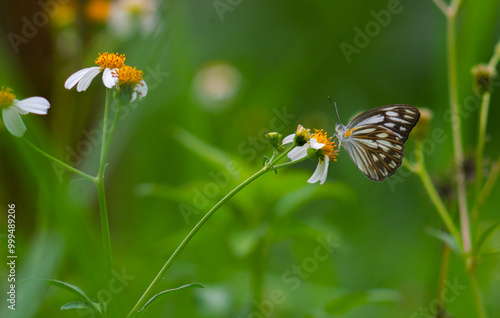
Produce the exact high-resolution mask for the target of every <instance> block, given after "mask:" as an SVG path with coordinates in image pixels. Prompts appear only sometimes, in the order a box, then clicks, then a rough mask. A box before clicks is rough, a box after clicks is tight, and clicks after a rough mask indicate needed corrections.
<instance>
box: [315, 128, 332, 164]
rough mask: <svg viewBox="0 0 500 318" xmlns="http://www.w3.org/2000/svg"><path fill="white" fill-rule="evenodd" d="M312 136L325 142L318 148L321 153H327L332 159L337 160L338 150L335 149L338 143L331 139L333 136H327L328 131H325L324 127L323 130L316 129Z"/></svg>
mask: <svg viewBox="0 0 500 318" xmlns="http://www.w3.org/2000/svg"><path fill="white" fill-rule="evenodd" d="M312 138H314V139H316V141H317V142H319V143H321V144H325V145H324V146H323V148H321V149H319V150H318V152H319V153H320V154H321V155H327V156H328V157H329V158H330V160H333V161H337V159H336V157H337V154H338V151H337V150H335V148H336V147H337V144H336V143H335V142H334V141H330V140H331V139H332V137H327V135H326V132H323V129H321V130H317V129H315V132H314V135H313V136H312Z"/></svg>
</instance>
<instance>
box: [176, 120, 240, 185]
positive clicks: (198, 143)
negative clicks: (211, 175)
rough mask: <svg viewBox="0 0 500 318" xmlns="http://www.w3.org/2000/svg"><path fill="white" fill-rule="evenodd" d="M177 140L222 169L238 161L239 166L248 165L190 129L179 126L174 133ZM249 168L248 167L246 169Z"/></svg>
mask: <svg viewBox="0 0 500 318" xmlns="http://www.w3.org/2000/svg"><path fill="white" fill-rule="evenodd" d="M174 136H175V138H176V139H177V141H178V142H179V143H180V144H181V145H182V146H184V147H185V148H187V149H189V150H191V151H192V152H193V153H195V154H196V155H198V156H200V157H201V158H202V159H205V161H206V162H209V163H211V164H213V165H215V166H216V167H217V168H219V169H221V170H226V169H227V165H228V164H230V163H232V162H235V161H236V162H237V166H238V167H244V168H245V167H246V164H245V162H243V160H235V159H233V158H231V157H230V156H229V155H227V154H226V153H225V152H224V151H222V150H220V149H219V148H217V147H215V146H213V145H210V144H208V143H207V142H205V141H203V140H202V139H200V138H198V137H197V136H195V135H193V134H191V133H190V132H189V131H187V130H184V129H182V128H177V129H176V133H175V134H174ZM244 170H248V168H246V169H244ZM234 177H235V178H239V176H234Z"/></svg>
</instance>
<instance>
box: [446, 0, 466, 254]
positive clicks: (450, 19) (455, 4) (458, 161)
mask: <svg viewBox="0 0 500 318" xmlns="http://www.w3.org/2000/svg"><path fill="white" fill-rule="evenodd" d="M459 6H460V0H453V1H452V2H451V4H450V6H449V7H448V10H447V15H446V49H447V55H448V93H449V98H450V111H451V128H452V134H453V149H454V153H455V169H456V178H457V196H458V208H459V213H460V225H461V232H462V244H463V251H464V253H465V254H470V251H471V238H470V228H469V227H470V226H469V215H468V212H467V192H466V188H465V174H464V170H463V164H464V150H463V144H462V131H461V118H460V114H459V109H458V79H457V49H456V47H457V45H456V17H457V13H458V8H459Z"/></svg>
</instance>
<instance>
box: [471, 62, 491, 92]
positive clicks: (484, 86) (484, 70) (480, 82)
mask: <svg viewBox="0 0 500 318" xmlns="http://www.w3.org/2000/svg"><path fill="white" fill-rule="evenodd" d="M472 75H473V76H474V91H475V92H476V94H478V95H483V94H484V93H486V92H491V91H492V84H493V79H494V78H495V77H496V76H497V72H496V70H495V69H494V68H493V67H491V66H489V65H487V64H479V65H476V66H474V67H473V68H472Z"/></svg>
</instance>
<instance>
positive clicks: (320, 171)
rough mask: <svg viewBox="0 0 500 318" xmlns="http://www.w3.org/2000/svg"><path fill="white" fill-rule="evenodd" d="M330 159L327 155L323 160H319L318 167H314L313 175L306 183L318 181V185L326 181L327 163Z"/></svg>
mask: <svg viewBox="0 0 500 318" xmlns="http://www.w3.org/2000/svg"><path fill="white" fill-rule="evenodd" d="M329 161H330V159H329V158H328V156H327V155H325V157H324V160H319V162H318V165H317V166H316V170H314V173H313V175H312V176H311V178H309V180H307V182H309V183H315V182H318V181H319V184H323V183H324V182H325V180H326V176H327V175H328V163H329Z"/></svg>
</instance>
